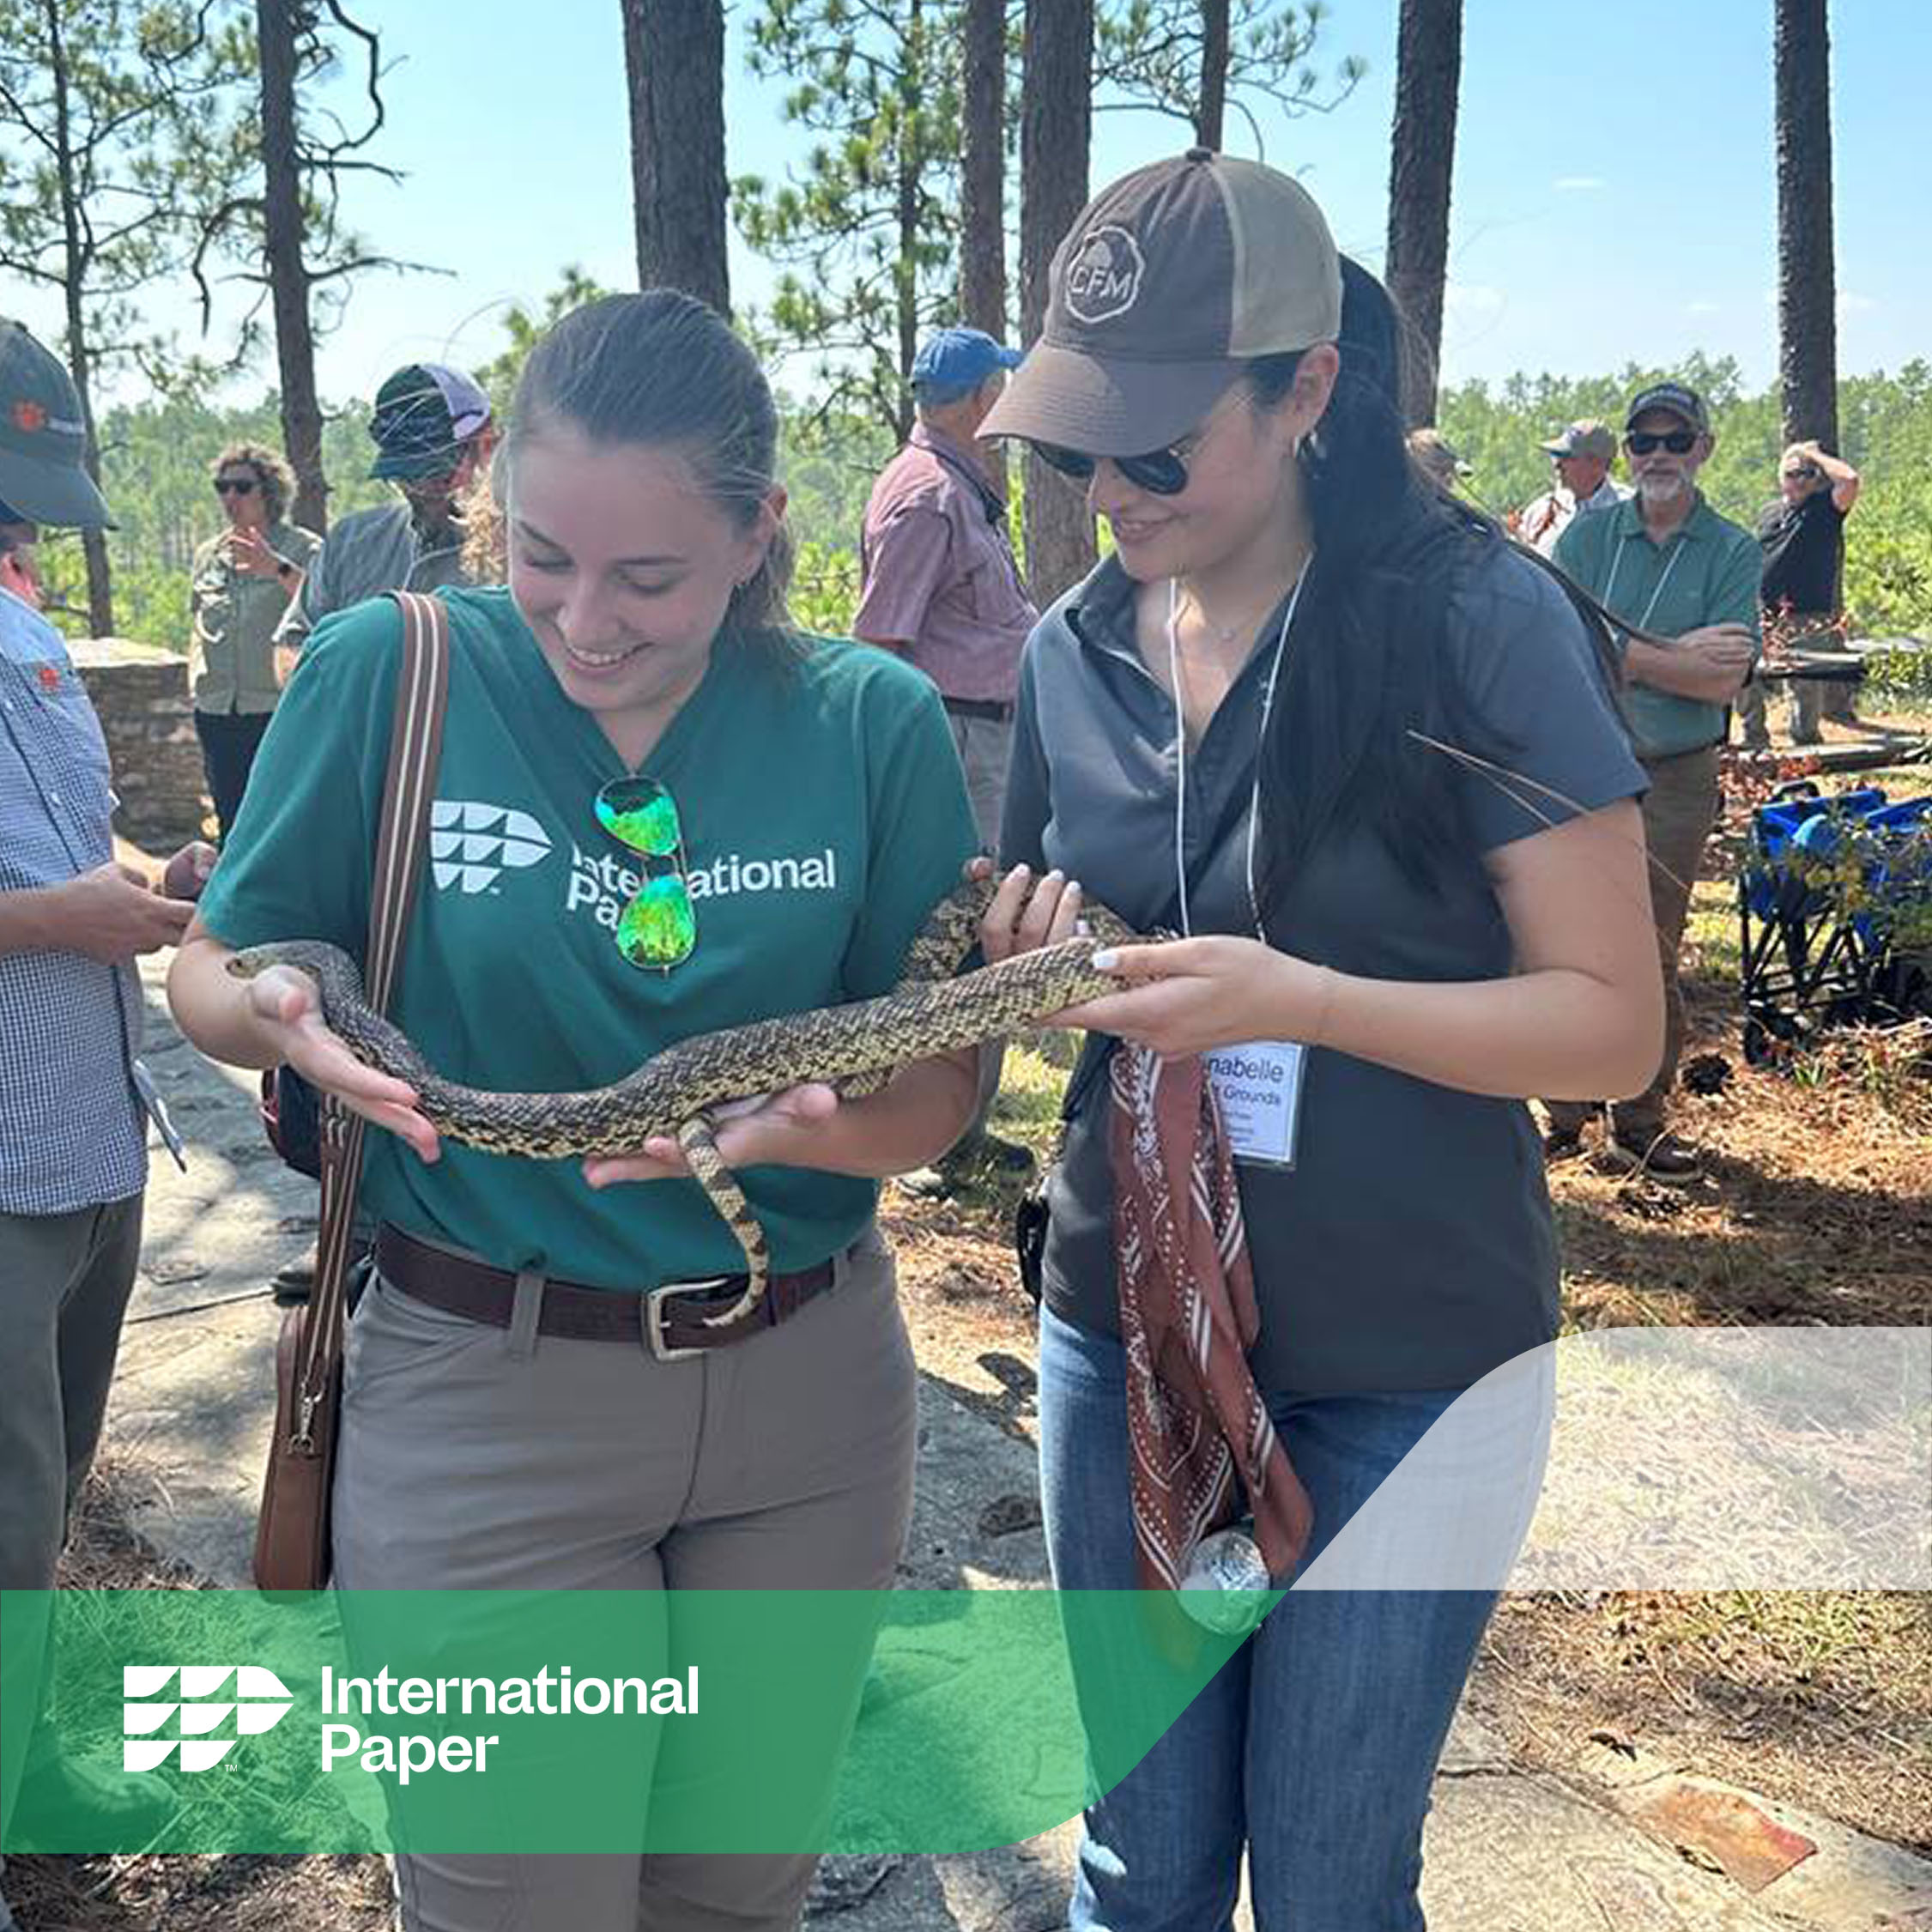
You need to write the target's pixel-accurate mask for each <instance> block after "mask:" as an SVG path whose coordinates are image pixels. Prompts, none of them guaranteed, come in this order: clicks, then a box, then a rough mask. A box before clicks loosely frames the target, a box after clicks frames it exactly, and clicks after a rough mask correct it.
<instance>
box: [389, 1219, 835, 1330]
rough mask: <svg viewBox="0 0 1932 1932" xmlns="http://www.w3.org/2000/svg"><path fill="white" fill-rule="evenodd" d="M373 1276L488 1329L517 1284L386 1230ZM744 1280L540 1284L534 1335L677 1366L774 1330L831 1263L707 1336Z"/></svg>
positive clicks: (774, 1289)
mask: <svg viewBox="0 0 1932 1932" xmlns="http://www.w3.org/2000/svg"><path fill="white" fill-rule="evenodd" d="M376 1272H377V1273H378V1274H379V1275H381V1277H382V1278H383V1280H384V1281H387V1282H388V1283H389V1284H390V1285H391V1287H397V1288H400V1289H401V1290H402V1291H403V1293H404V1294H406V1295H409V1296H412V1297H413V1298H414V1299H416V1300H417V1301H427V1303H428V1304H429V1305H430V1306H431V1307H433V1308H441V1309H445V1310H447V1311H449V1312H450V1313H451V1314H452V1315H463V1316H467V1317H469V1320H471V1321H473V1322H487V1323H488V1324H489V1325H490V1326H491V1327H492V1328H499V1329H506V1328H508V1327H509V1326H510V1317H511V1312H512V1309H513V1308H514V1307H515V1305H516V1299H517V1277H516V1276H515V1275H513V1274H512V1273H511V1272H510V1271H509V1270H507V1269H501V1268H492V1267H490V1266H489V1265H488V1263H485V1262H480V1261H467V1260H465V1259H464V1258H463V1257H462V1256H461V1255H452V1254H451V1253H450V1251H448V1250H447V1249H446V1248H437V1247H432V1246H431V1245H429V1243H427V1241H419V1240H417V1239H415V1237H414V1236H413V1235H409V1234H405V1233H404V1232H403V1230H402V1229H401V1228H399V1227H391V1226H389V1225H388V1223H387V1222H385V1223H384V1225H383V1226H382V1229H381V1231H380V1232H379V1233H378V1234H377V1236H376ZM745 1281H746V1277H745V1276H744V1275H710V1276H707V1277H706V1279H704V1280H703V1281H667V1282H665V1283H664V1284H663V1287H657V1288H648V1289H646V1290H645V1292H644V1293H641V1294H639V1293H634V1292H631V1291H627V1290H624V1289H618V1288H587V1287H583V1286H581V1285H580V1284H579V1283H578V1282H575V1281H551V1280H548V1279H546V1280H545V1281H544V1283H543V1300H542V1305H541V1307H540V1308H539V1309H538V1311H537V1317H536V1331H537V1333H538V1334H539V1335H562V1336H566V1337H568V1338H569V1339H571V1340H572V1341H627V1342H629V1343H630V1344H631V1345H632V1346H633V1348H634V1347H636V1345H637V1344H638V1343H639V1342H640V1341H641V1342H642V1343H643V1344H644V1345H645V1348H648V1349H650V1351H651V1354H653V1355H655V1356H656V1357H657V1359H658V1360H659V1361H662V1362H669V1361H676V1360H679V1359H680V1358H681V1357H682V1356H686V1355H697V1354H703V1353H704V1352H705V1351H706V1350H707V1349H711V1348H724V1347H726V1346H727V1345H728V1344H729V1343H730V1342H734V1341H743V1340H744V1338H745V1337H746V1336H747V1335H757V1334H760V1333H762V1332H763V1331H764V1330H765V1329H773V1328H776V1327H777V1326H778V1323H780V1322H782V1321H784V1319H785V1318H786V1317H788V1316H790V1315H794V1314H796V1312H797V1311H798V1310H800V1309H801V1308H802V1307H803V1306H804V1305H805V1304H806V1303H807V1302H808V1301H809V1300H811V1299H812V1298H813V1297H814V1296H815V1295H820V1294H822V1293H824V1292H825V1291H826V1290H827V1288H829V1287H831V1286H832V1282H833V1264H832V1263H830V1262H829V1261H821V1263H819V1264H818V1266H817V1267H815V1268H805V1269H800V1270H799V1271H798V1272H797V1273H796V1274H795V1275H772V1277H771V1278H770V1279H769V1280H768V1281H766V1284H765V1293H764V1297H763V1299H761V1300H760V1302H759V1303H758V1305H757V1306H756V1307H755V1308H754V1309H753V1310H752V1311H751V1312H750V1313H749V1314H748V1315H744V1316H742V1317H739V1319H738V1320H736V1321H735V1322H731V1323H727V1324H724V1325H721V1326H718V1327H716V1328H712V1327H708V1326H706V1320H705V1317H706V1316H707V1315H713V1314H716V1313H718V1312H719V1311H721V1310H723V1309H725V1308H729V1307H730V1305H731V1304H732V1303H733V1302H734V1301H736V1299H737V1298H738V1297H739V1296H740V1295H741V1294H742V1293H744V1287H745Z"/></svg>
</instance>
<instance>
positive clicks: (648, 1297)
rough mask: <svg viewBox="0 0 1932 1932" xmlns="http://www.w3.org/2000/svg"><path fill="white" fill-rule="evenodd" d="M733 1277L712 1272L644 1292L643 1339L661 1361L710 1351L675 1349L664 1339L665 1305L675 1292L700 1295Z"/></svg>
mask: <svg viewBox="0 0 1932 1932" xmlns="http://www.w3.org/2000/svg"><path fill="white" fill-rule="evenodd" d="M730 1279H731V1277H730V1275H707V1276H706V1277H705V1278H704V1279H703V1280H702V1281H665V1282H663V1283H662V1284H661V1285H660V1286H658V1287H655V1288H646V1289H645V1293H644V1338H645V1341H647V1342H648V1343H649V1344H650V1345H651V1354H653V1355H655V1356H656V1357H657V1360H659V1361H661V1362H681V1361H683V1360H687V1358H688V1357H690V1356H692V1355H704V1354H709V1353H710V1350H708V1349H706V1348H672V1347H671V1345H670V1344H669V1342H668V1341H665V1340H664V1304H665V1302H666V1301H668V1300H669V1299H670V1298H671V1297H672V1296H673V1295H687V1294H700V1293H703V1291H704V1290H705V1289H706V1288H722V1287H724V1284H725V1283H726V1282H727V1281H730Z"/></svg>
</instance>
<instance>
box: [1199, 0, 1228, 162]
mask: <svg viewBox="0 0 1932 1932" xmlns="http://www.w3.org/2000/svg"><path fill="white" fill-rule="evenodd" d="M1227 9H1228V0H1201V111H1200V112H1199V113H1197V114H1196V116H1195V118H1194V138H1195V140H1196V142H1198V143H1199V144H1200V145H1201V146H1202V147H1203V148H1214V150H1215V151H1216V152H1217V153H1218V152H1219V151H1220V144H1221V120H1222V118H1223V116H1224V115H1225V113H1226V109H1227V52H1228V22H1227Z"/></svg>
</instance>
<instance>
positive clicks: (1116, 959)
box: [1093, 946, 1120, 972]
mask: <svg viewBox="0 0 1932 1932" xmlns="http://www.w3.org/2000/svg"><path fill="white" fill-rule="evenodd" d="M1119 964H1120V954H1118V953H1117V952H1116V951H1115V950H1114V948H1112V947H1111V946H1103V947H1102V948H1100V950H1099V952H1098V953H1096V954H1094V955H1093V970H1094V971H1095V972H1112V971H1113V969H1114V968H1115V967H1116V966H1118V965H1119Z"/></svg>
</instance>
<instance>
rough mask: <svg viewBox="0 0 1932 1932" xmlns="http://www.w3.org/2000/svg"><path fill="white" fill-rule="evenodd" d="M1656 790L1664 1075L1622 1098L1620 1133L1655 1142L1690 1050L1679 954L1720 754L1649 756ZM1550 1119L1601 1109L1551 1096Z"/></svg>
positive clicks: (1652, 842)
mask: <svg viewBox="0 0 1932 1932" xmlns="http://www.w3.org/2000/svg"><path fill="white" fill-rule="evenodd" d="M1643 763H1644V771H1645V772H1648V773H1649V774H1650V790H1648V791H1647V792H1645V793H1644V844H1645V845H1646V847H1647V848H1648V850H1649V853H1650V918H1651V920H1652V923H1653V924H1655V925H1656V935H1657V952H1658V955H1659V957H1660V958H1661V959H1662V962H1663V998H1664V1044H1663V1061H1662V1064H1661V1065H1660V1066H1659V1067H1658V1069H1657V1071H1656V1078H1655V1079H1654V1080H1652V1081H1651V1082H1650V1085H1649V1086H1648V1087H1645V1088H1644V1091H1643V1092H1642V1093H1639V1094H1638V1096H1637V1098H1636V1099H1633V1100H1620V1101H1618V1102H1617V1104H1616V1106H1615V1108H1614V1118H1615V1122H1616V1132H1617V1137H1618V1139H1619V1140H1621V1141H1651V1140H1655V1139H1656V1136H1658V1135H1659V1134H1660V1133H1662V1131H1663V1124H1664V1109H1665V1106H1666V1105H1667V1104H1668V1101H1669V1094H1670V1090H1671V1088H1672V1087H1674V1086H1675V1084H1676V1081H1677V1062H1678V1059H1679V1057H1681V1054H1682V1052H1683V1050H1684V995H1683V990H1682V988H1681V986H1680V985H1679V984H1678V982H1677V960H1678V954H1680V952H1681V950H1682V948H1683V941H1684V922H1685V920H1686V918H1687V917H1688V916H1689V913H1690V907H1691V887H1693V885H1694V884H1695V883H1696V882H1697V875H1698V869H1699V866H1700V865H1701V864H1702V863H1703V860H1704V845H1705V839H1708V838H1709V837H1710V836H1711V824H1712V821H1714V820H1715V819H1716V817H1717V749H1716V748H1715V747H1712V748H1710V749H1707V750H1705V751H1687V752H1684V753H1681V754H1679V755H1678V756H1676V757H1675V758H1646V759H1645V760H1644V761H1643ZM1544 1105H1545V1108H1546V1110H1547V1112H1548V1114H1549V1117H1550V1125H1551V1126H1552V1127H1553V1128H1556V1129H1558V1130H1575V1129H1577V1128H1578V1127H1581V1126H1582V1125H1583V1123H1584V1121H1586V1120H1588V1119H1589V1118H1590V1116H1591V1115H1592V1114H1593V1113H1594V1112H1595V1111H1596V1108H1595V1107H1594V1106H1593V1105H1590V1103H1589V1102H1587V1101H1583V1100H1550V1101H1546V1102H1545V1103H1544Z"/></svg>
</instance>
